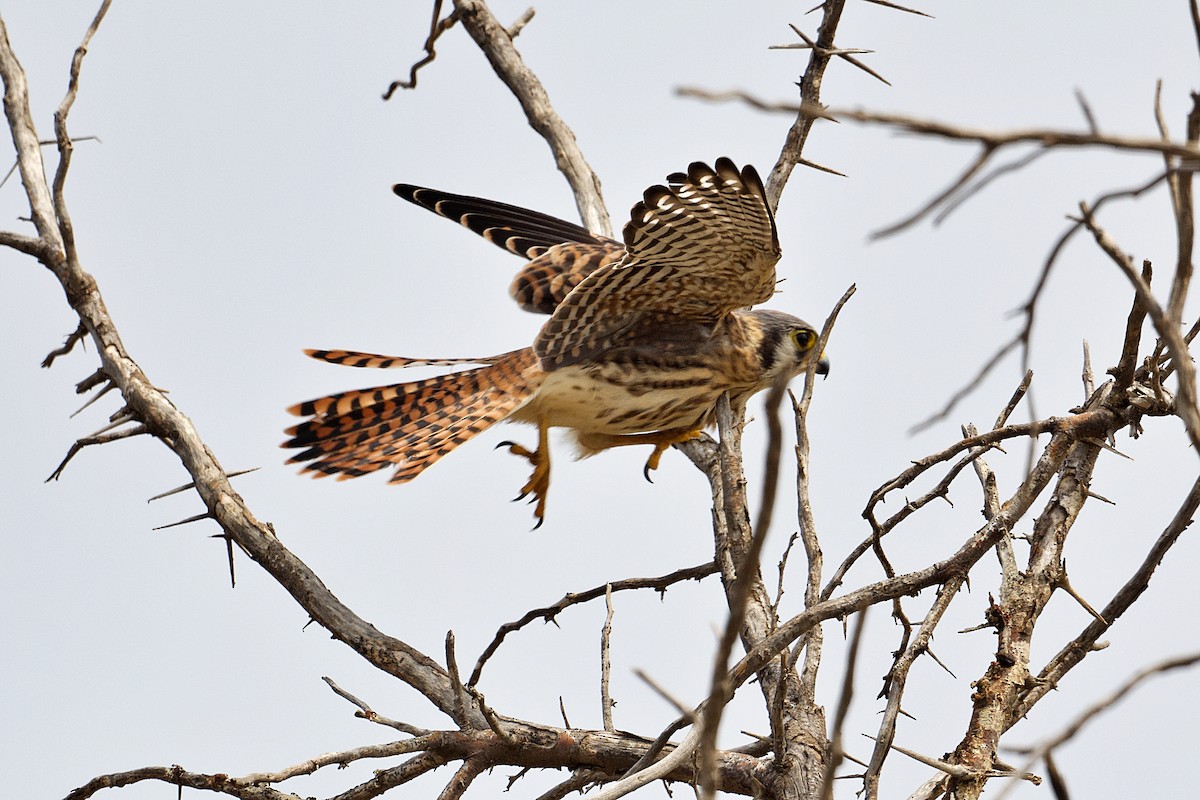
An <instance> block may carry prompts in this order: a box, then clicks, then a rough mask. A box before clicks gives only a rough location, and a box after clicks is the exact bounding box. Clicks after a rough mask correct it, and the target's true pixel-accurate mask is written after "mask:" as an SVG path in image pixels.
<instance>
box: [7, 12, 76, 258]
mask: <svg viewBox="0 0 1200 800" xmlns="http://www.w3.org/2000/svg"><path fill="white" fill-rule="evenodd" d="M0 77H2V78H3V80H4V116H5V117H6V118H7V119H8V129H9V131H10V132H11V134H12V140H13V148H14V149H15V150H16V151H17V167H18V169H19V170H20V173H21V183H22V184H23V185H24V187H25V194H26V195H27V196H28V197H29V214H30V218H31V219H32V220H33V225H34V227H35V228H37V232H38V237H39V238H40V239H41V240H42V244H43V247H42V248H41V252H42V257H43V259H45V260H52V261H53V262H60V261H61V260H62V259H63V257H64V247H63V241H62V234H61V233H60V232H59V230H58V222H57V220H56V219H55V217H54V202H53V200H51V196H50V187H49V186H48V185H47V184H46V167H45V164H44V163H43V162H42V151H41V146H40V145H39V144H38V135H37V130H36V129H35V128H34V126H33V115H32V114H31V113H30V111H29V84H28V83H27V81H26V80H25V70H24V68H22V67H21V62H20V61H18V60H17V54H16V53H14V52H13V49H12V45H11V44H10V43H9V41H8V28H7V27H6V26H5V24H4V20H3V19H0ZM44 263H46V261H44ZM46 266H48V267H51V268H53V263H46Z"/></svg>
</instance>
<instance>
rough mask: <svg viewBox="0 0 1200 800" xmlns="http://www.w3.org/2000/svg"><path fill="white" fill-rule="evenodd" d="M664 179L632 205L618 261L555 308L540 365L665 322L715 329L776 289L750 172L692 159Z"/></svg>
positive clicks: (768, 229)
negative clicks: (736, 311)
mask: <svg viewBox="0 0 1200 800" xmlns="http://www.w3.org/2000/svg"><path fill="white" fill-rule="evenodd" d="M667 184H668V185H666V186H651V187H650V188H649V189H647V190H646V192H645V195H644V198H643V200H642V202H640V203H638V204H637V205H635V206H634V207H633V211H632V213H631V219H630V221H629V223H628V224H627V225H626V226H625V249H626V255H625V257H624V258H622V259H620V260H619V261H617V262H615V263H609V264H605V265H602V266H601V267H600V268H598V269H596V270H594V271H593V272H592V273H591V274H589V275H588V277H587V278H585V279H584V280H583V281H582V282H581V283H580V284H579V285H578V286H577V287H576V288H575V289H574V290H573V291H572V292H571V293H570V294H569V295H568V296H567V297H566V298H565V299H564V300H563V301H562V302H561V303H560V304H559V305H558V306H557V307H556V308H555V309H554V313H553V314H552V315H551V317H550V319H549V321H547V322H546V324H545V326H543V328H542V331H541V333H540V334H539V335H538V338H537V341H535V342H534V351H535V352H536V353H537V355H538V357H539V358H541V359H542V366H543V368H544V369H547V370H553V369H555V368H557V367H561V366H565V365H568V364H574V363H578V362H580V361H587V360H589V359H591V358H593V357H594V356H596V355H598V354H601V353H604V352H606V351H609V350H611V349H612V348H614V347H623V346H628V345H636V344H637V343H638V342H639V341H640V340H641V339H642V338H645V337H648V336H651V337H652V336H654V335H655V333H654V331H655V330H656V329H658V328H660V327H661V326H663V325H667V326H671V325H678V324H685V325H686V324H695V323H700V324H703V325H708V326H713V325H716V324H717V323H718V322H720V321H721V320H722V319H724V318H725V316H726V315H727V314H728V313H729V312H730V311H733V310H734V309H737V308H744V307H746V306H751V305H755V304H757V303H762V302H764V301H765V300H767V299H768V298H769V297H770V296H771V295H772V294H773V293H774V291H775V263H776V262H777V261H778V260H779V254H780V253H779V237H778V234H777V232H776V229H775V220H774V217H773V216H772V214H771V210H770V207H769V206H768V204H767V199H766V191H765V190H764V189H763V185H762V180H761V179H760V178H759V177H758V173H757V172H756V171H755V170H754V168H753V167H751V166H746V167H743V168H742V169H741V170H738V168H737V167H736V166H735V165H734V164H733V162H732V161H730V160H729V159H728V158H719V159H717V161H716V163H715V165H714V166H713V167H709V166H707V165H706V164H702V163H699V162H697V163H694V164H692V165H691V166H690V167H688V171H687V174H683V173H675V174H673V175H670V176H668V178H667Z"/></svg>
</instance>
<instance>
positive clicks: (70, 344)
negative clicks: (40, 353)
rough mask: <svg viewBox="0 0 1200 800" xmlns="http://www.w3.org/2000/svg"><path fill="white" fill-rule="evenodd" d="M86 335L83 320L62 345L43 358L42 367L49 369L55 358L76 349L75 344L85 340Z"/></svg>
mask: <svg viewBox="0 0 1200 800" xmlns="http://www.w3.org/2000/svg"><path fill="white" fill-rule="evenodd" d="M85 336H87V328H86V327H85V326H84V324H83V323H82V322H80V323H79V326H78V327H76V328H75V330H73V331H71V333H69V334H67V338H66V340H65V341H63V343H62V347H56V348H54V349H53V350H51V351H50V352H49V353H48V354H47V355H46V357H45V358H43V359H42V367H43V368H44V369H49V368H50V366H51V365H53V364H54V361H55V359H57V358H58V357H59V356H65V355H66V354H67V353H70V352H71V351H72V350H74V349H75V345H77V344H79V343H80V342H81V341H83V339H84V337H85Z"/></svg>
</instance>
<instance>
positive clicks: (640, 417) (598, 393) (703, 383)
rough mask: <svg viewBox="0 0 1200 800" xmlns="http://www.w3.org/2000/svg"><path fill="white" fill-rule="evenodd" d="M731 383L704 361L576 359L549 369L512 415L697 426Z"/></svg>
mask: <svg viewBox="0 0 1200 800" xmlns="http://www.w3.org/2000/svg"><path fill="white" fill-rule="evenodd" d="M726 388H728V387H727V384H726V383H725V381H723V380H718V379H717V378H716V376H715V375H714V373H713V370H712V369H709V368H707V367H704V366H682V365H673V366H672V367H671V368H670V369H663V368H661V367H660V366H658V365H652V364H637V363H606V364H577V365H572V366H569V367H564V368H562V369H558V370H555V371H553V372H550V373H547V374H546V376H545V379H544V380H543V382H542V385H541V387H540V388H539V389H538V391H537V394H536V395H535V396H534V397H533V398H531V399H530V401H529V402H528V403H527V404H526V405H525V406H523V407H522V408H521V409H520V410H519V411H518V412H517V413H516V414H514V415H513V418H514V419H516V420H518V421H526V422H532V421H536V420H537V419H539V418H541V419H544V420H545V421H546V423H547V424H548V425H550V426H552V427H562V428H573V429H575V430H578V431H581V432H584V433H607V434H627V433H645V432H650V431H658V430H665V429H668V428H699V427H702V426H703V425H705V424H706V422H707V418H708V416H709V414H710V412H711V410H712V408H713V405H714V404H715V403H716V401H717V398H718V397H719V396H720V394H721V392H723V391H724V390H725V389H726Z"/></svg>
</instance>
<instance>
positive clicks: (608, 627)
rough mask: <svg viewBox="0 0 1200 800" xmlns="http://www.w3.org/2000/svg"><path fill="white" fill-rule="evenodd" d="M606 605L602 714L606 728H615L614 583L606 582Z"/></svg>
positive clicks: (603, 636) (601, 652)
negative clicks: (611, 689)
mask: <svg viewBox="0 0 1200 800" xmlns="http://www.w3.org/2000/svg"><path fill="white" fill-rule="evenodd" d="M604 605H605V607H606V608H607V609H608V613H607V614H606V615H605V617H604V627H602V628H601V629H600V715H601V717H602V718H603V720H604V730H606V731H612V730H613V701H612V695H611V694H610V693H609V679H610V678H611V677H612V657H611V656H610V655H609V647H610V643H611V640H612V620H613V604H612V584H611V583H606V584H604Z"/></svg>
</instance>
